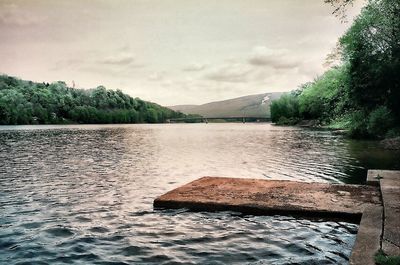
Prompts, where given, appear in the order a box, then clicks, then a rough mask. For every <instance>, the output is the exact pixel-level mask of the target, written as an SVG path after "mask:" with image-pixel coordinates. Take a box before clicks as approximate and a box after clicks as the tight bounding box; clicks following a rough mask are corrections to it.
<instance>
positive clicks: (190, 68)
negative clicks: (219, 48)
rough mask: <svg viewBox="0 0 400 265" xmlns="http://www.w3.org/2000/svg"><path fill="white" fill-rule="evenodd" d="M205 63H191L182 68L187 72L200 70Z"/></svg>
mask: <svg viewBox="0 0 400 265" xmlns="http://www.w3.org/2000/svg"><path fill="white" fill-rule="evenodd" d="M206 66H207V65H206V64H200V63H192V64H189V65H187V66H185V67H184V68H183V69H182V70H183V71H188V72H195V71H202V70H204V69H205V68H206Z"/></svg>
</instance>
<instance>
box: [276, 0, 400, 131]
mask: <svg viewBox="0 0 400 265" xmlns="http://www.w3.org/2000/svg"><path fill="white" fill-rule="evenodd" d="M399 14H400V1H391V0H370V1H369V2H368V4H367V5H366V6H365V7H364V8H363V9H362V11H361V13H360V15H359V16H358V17H357V18H356V19H355V21H354V22H353V24H352V25H351V27H350V28H349V29H348V30H347V32H346V33H345V34H344V35H343V36H342V37H341V38H340V40H339V43H338V49H337V52H336V54H334V55H336V56H339V57H340V64H339V65H336V66H334V67H332V68H331V69H329V70H328V71H326V72H325V73H324V74H323V75H322V76H320V77H318V78H316V79H315V80H314V81H312V82H309V83H306V84H303V85H301V86H300V87H299V88H298V89H297V90H295V91H292V92H291V93H287V94H285V95H284V96H282V97H281V98H280V99H279V100H276V101H274V102H272V104H271V118H272V121H273V122H276V123H278V124H295V123H297V122H298V121H300V120H304V119H312V120H318V121H319V123H320V124H321V125H326V126H328V127H331V128H338V129H339V128H340V129H346V130H348V132H349V134H350V136H352V137H355V138H384V137H395V136H400V106H399V104H400V16H399Z"/></svg>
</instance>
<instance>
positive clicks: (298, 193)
mask: <svg viewBox="0 0 400 265" xmlns="http://www.w3.org/2000/svg"><path fill="white" fill-rule="evenodd" d="M380 205H381V199H380V192H379V187H376V186H366V185H343V184H328V183H306V182H294V181H280V180H262V179H240V178H221V177H203V178H200V179H198V180H195V181H193V182H191V183H189V184H186V185H184V186H182V187H179V188H177V189H175V190H172V191H170V192H168V193H166V194H164V195H162V196H160V197H158V198H157V199H155V200H154V207H155V208H175V209H176V208H188V209H190V210H196V211H198V210H200V211H220V210H223V211H238V212H242V213H248V214H259V215H260V214H261V215H271V214H281V215H296V216H303V217H317V218H324V217H326V218H335V219H336V218H338V219H343V220H353V221H356V222H358V221H359V220H360V217H361V215H362V213H363V212H364V210H365V209H366V208H369V207H374V206H380Z"/></svg>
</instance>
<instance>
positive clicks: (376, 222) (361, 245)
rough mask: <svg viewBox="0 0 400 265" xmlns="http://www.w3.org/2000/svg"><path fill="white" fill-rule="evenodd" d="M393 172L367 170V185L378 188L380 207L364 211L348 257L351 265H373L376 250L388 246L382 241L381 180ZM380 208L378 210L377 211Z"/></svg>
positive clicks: (383, 217)
mask: <svg viewBox="0 0 400 265" xmlns="http://www.w3.org/2000/svg"><path fill="white" fill-rule="evenodd" d="M396 172H397V171H394V170H377V169H372V170H368V174H367V184H368V185H373V186H379V187H380V191H381V201H382V205H381V206H379V207H378V206H375V207H374V206H371V207H369V208H367V209H365V211H364V213H363V215H362V217H361V222H360V226H359V229H358V233H357V238H356V242H355V244H354V247H353V249H352V253H351V256H350V264H351V265H364V264H366V265H375V258H374V256H375V254H376V253H377V251H378V250H381V249H384V248H389V247H390V246H389V245H388V244H387V242H386V241H384V240H383V235H384V221H385V220H384V219H385V207H384V205H385V202H384V198H383V196H382V187H381V179H382V178H385V175H387V174H389V176H390V174H393V173H396ZM378 208H380V209H378Z"/></svg>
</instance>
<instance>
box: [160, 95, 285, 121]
mask: <svg viewBox="0 0 400 265" xmlns="http://www.w3.org/2000/svg"><path fill="white" fill-rule="evenodd" d="M282 94H283V93H281V92H274V93H264V94H257V95H249V96H244V97H239V98H233V99H228V100H222V101H215V102H210V103H206V104H202V105H176V106H169V107H168V108H170V109H173V110H175V111H180V112H182V113H185V114H199V115H201V116H203V117H208V118H210V117H221V118H228V117H241V116H245V117H266V118H268V117H270V111H269V108H270V104H271V101H272V100H275V99H278V98H279V97H280V96H281V95H282Z"/></svg>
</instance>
